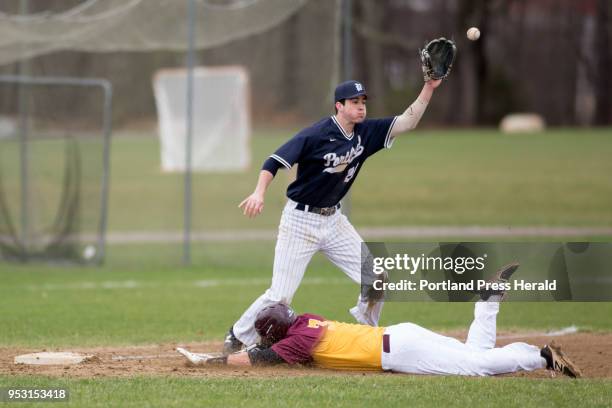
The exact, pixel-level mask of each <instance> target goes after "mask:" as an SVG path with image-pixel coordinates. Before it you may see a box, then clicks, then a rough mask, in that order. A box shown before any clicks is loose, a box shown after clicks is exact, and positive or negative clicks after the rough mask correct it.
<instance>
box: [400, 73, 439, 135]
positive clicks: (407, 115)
mask: <svg viewBox="0 0 612 408" xmlns="http://www.w3.org/2000/svg"><path fill="white" fill-rule="evenodd" d="M441 82H442V80H441V79H439V80H430V81H427V82H425V85H423V89H422V90H421V93H420V94H419V96H418V97H417V98H416V100H415V101H414V102H413V103H412V105H410V106H409V107H408V109H406V110H405V111H404V113H402V114H401V115H399V116H398V117H397V119H396V121H395V124H394V125H393V129H391V137H395V136H397V135H399V134H401V133H404V132H407V131H409V130H412V129H414V128H415V127H416V126H417V124H418V123H419V121H420V120H421V117H423V114H424V113H425V109H427V105H428V104H429V101H430V100H431V97H432V95H433V93H434V90H435V89H436V88H437V87H438V86H440V83H441Z"/></svg>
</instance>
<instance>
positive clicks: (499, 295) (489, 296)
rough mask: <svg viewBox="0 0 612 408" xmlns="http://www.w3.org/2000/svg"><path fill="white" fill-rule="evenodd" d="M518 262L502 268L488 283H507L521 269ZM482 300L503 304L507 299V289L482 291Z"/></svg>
mask: <svg viewBox="0 0 612 408" xmlns="http://www.w3.org/2000/svg"><path fill="white" fill-rule="evenodd" d="M519 265H520V264H519V263H518V262H513V263H511V264H508V265H505V266H502V267H501V268H500V269H499V270H498V271H497V273H495V275H494V276H493V277H492V278H491V279H489V280H488V281H487V282H488V283H507V282H508V281H509V280H510V277H511V276H512V274H513V273H514V272H516V270H517V269H518V267H519ZM479 294H480V298H481V299H482V300H484V301H490V302H501V301H503V300H504V298H505V297H506V290H505V289H485V290H481V291H480V293H479Z"/></svg>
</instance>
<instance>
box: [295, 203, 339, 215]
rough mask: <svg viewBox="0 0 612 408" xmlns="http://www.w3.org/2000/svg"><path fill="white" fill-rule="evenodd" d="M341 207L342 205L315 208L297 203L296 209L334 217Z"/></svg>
mask: <svg viewBox="0 0 612 408" xmlns="http://www.w3.org/2000/svg"><path fill="white" fill-rule="evenodd" d="M340 207H341V205H340V203H338V204H336V205H335V206H333V207H313V206H311V205H308V204H302V203H297V205H296V206H295V209H296V210H299V211H306V212H310V213H313V214H319V215H323V216H325V217H329V216H330V215H334V214H335V213H336V211H337V210H339V209H340Z"/></svg>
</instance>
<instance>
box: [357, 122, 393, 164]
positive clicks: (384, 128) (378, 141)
mask: <svg viewBox="0 0 612 408" xmlns="http://www.w3.org/2000/svg"><path fill="white" fill-rule="evenodd" d="M396 119H397V116H392V117H389V118H382V119H371V120H366V121H364V122H363V126H364V131H365V133H366V135H367V141H366V152H367V154H368V156H371V155H373V154H374V153H376V152H377V151H379V150H381V149H382V148H387V149H389V148H391V145H392V144H393V139H392V138H391V130H392V129H393V125H394V124H395V120H396Z"/></svg>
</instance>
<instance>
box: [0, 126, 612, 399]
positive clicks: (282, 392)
mask: <svg viewBox="0 0 612 408" xmlns="http://www.w3.org/2000/svg"><path fill="white" fill-rule="evenodd" d="M609 134H610V130H609V129H602V130H553V131H549V132H546V133H544V134H538V135H502V134H499V133H497V132H495V131H492V130H475V131H454V132H433V131H431V132H415V133H414V134H412V135H406V136H402V138H401V139H400V140H397V141H396V143H395V145H394V147H393V149H392V150H391V151H385V152H381V153H379V154H377V155H376V156H374V157H373V158H372V159H370V160H369V161H368V163H367V165H366V169H365V170H364V171H363V172H362V173H361V174H360V176H359V178H358V180H357V182H356V185H355V186H354V188H353V190H352V191H353V220H354V223H355V224H356V225H357V226H366V225H368V226H369V225H373V226H379V225H387V226H395V225H508V226H524V225H552V226H554V225H564V226H565V225H568V226H604V227H611V226H612V211H610V209H611V208H612V181H611V180H612V179H611V178H610V174H612V160H610V152H612V137H610V136H609ZM288 137H289V133H278V132H270V134H269V135H263V134H258V135H257V137H256V138H255V139H254V140H253V144H252V145H253V166H252V169H251V170H250V171H249V172H247V173H237V174H204V175H196V177H195V178H194V188H195V191H194V197H195V200H194V229H196V230H200V229H203V230H206V229H220V230H223V229H233V228H276V226H277V225H278V220H279V216H280V210H281V208H282V206H283V204H284V190H285V187H286V184H287V182H288V180H289V178H288V175H287V174H286V173H285V172H281V173H280V174H279V176H278V177H277V179H276V180H275V182H274V183H273V185H272V187H271V190H270V192H269V193H268V195H267V200H266V209H265V212H264V214H263V215H262V216H261V217H259V218H257V219H255V220H249V219H246V218H244V217H242V216H241V215H240V213H239V211H238V210H237V209H236V205H237V204H238V202H240V200H241V199H242V198H243V197H244V196H246V195H247V194H249V193H250V192H251V191H252V189H253V186H254V183H255V181H256V178H257V169H258V168H259V165H260V163H261V161H262V160H263V159H264V158H265V157H266V156H267V155H268V154H269V153H270V152H272V151H273V150H274V149H275V148H276V147H277V146H278V145H280V144H281V143H282V142H283V141H284V140H286V139H287V138H288ZM3 147H4V146H3ZM0 153H2V157H1V159H2V161H3V162H2V163H3V165H6V163H7V162H6V160H9V161H10V160H12V159H11V157H12V158H14V157H15V156H14V155H11V152H10V151H9V150H7V149H2V150H0ZM7 158H8V159H7ZM47 164H49V165H50V163H47ZM9 167H10V166H9ZM55 167H57V166H55ZM5 168H6V167H4V168H3V169H5ZM46 169H47V167H45V166H43V167H42V168H41V169H39V170H38V171H39V173H40V174H43V173H44V174H47V170H46ZM49 174H51V173H49ZM2 175H3V180H4V181H5V182H9V181H8V180H7V178H9V177H11V176H15V175H11V174H8V173H6V171H4V172H3V174H2ZM9 185H10V184H9ZM12 186H13V187H11V188H12V189H13V190H11V191H14V188H15V185H14V184H12ZM182 188H183V186H182V176H181V175H176V174H163V173H161V171H160V169H159V146H158V143H157V140H156V139H155V138H152V137H148V138H147V137H117V138H115V140H114V142H113V154H112V180H111V195H110V214H109V216H110V218H109V222H110V224H109V227H110V230H111V231H133V230H137V231H143V230H144V231H151V230H152V231H157V230H179V229H180V228H181V227H182V205H183V204H182V197H181V195H182ZM15 191H16V190H15ZM588 238H590V239H594V240H610V237H609V236H597V237H588ZM516 239H517V240H518V239H521V238H520V237H517V238H516ZM532 239H533V238H532ZM538 239H542V240H545V239H547V238H546V237H542V238H538ZM430 240H431V239H430ZM555 240H559V238H558V237H557V238H555ZM396 241H397V239H396ZM400 241H402V240H400ZM273 248H274V243H273V242H251V243H215V244H212V243H196V244H194V246H193V257H194V266H192V267H188V268H187V267H180V266H178V265H180V259H181V254H182V252H181V251H182V248H181V246H180V245H177V244H159V245H111V246H110V247H109V248H108V258H107V260H106V263H105V265H104V266H102V267H99V268H98V267H76V266H66V265H55V266H48V265H40V264H31V265H15V264H7V263H2V264H0V347H31V348H47V347H66V348H69V347H71V346H81V347H85V346H103V345H128V344H148V343H163V342H187V341H204V340H215V339H220V338H221V336H222V335H223V334H224V332H225V331H226V330H227V328H228V327H229V325H230V324H231V323H232V322H233V321H234V320H235V319H236V318H237V317H238V316H239V315H240V314H241V313H242V312H243V311H244V309H245V307H247V306H248V305H249V304H250V303H251V301H252V300H253V299H254V298H255V297H257V296H259V295H260V294H261V293H262V292H263V290H265V289H266V288H267V286H268V282H269V280H270V275H271V267H272V260H273ZM202 282H204V283H205V285H202ZM211 282H212V283H211ZM198 283H199V284H198ZM207 285H208V286H207ZM211 285H212V286H211ZM356 295H357V287H356V286H355V285H354V284H352V283H351V282H349V280H348V279H347V278H346V277H344V276H343V275H342V273H341V272H340V271H338V270H337V269H335V268H334V267H333V266H332V265H331V264H330V263H329V262H328V261H327V260H325V259H324V258H323V257H321V256H317V257H315V259H314V260H313V262H312V263H311V265H310V267H309V269H308V271H307V272H306V278H305V281H304V283H303V285H302V286H301V287H300V289H299V290H298V292H297V294H296V297H295V299H294V302H293V305H294V306H295V308H296V309H297V310H298V311H312V312H315V313H320V314H322V315H324V316H327V317H329V318H332V319H339V320H348V321H350V316H349V314H348V313H347V309H348V308H349V307H351V306H352V305H353V304H354V301H355V299H356ZM472 307H473V306H472V304H469V303H461V304H458V303H454V304H446V303H431V302H428V303H425V302H423V303H389V304H387V305H386V306H385V310H384V313H383V320H382V322H381V323H382V324H383V325H387V324H393V323H397V322H402V321H413V322H415V323H418V324H421V325H423V326H426V327H429V328H432V329H435V330H460V329H467V326H468V324H469V323H470V321H471V318H472ZM611 315H612V303H552V302H550V303H512V302H509V303H505V304H504V305H503V307H502V312H501V314H500V316H499V328H500V330H509V329H518V330H549V329H559V328H563V327H566V326H570V325H577V326H578V327H579V328H581V329H583V330H593V331H602V332H609V331H611V330H612V320H611V319H610V316H611ZM9 385H18V386H48V387H51V386H57V387H59V386H65V387H68V388H69V389H70V391H71V392H72V396H71V404H70V405H71V406H181V407H184V406H204V405H209V406H210V405H215V406H218V405H222V406H234V405H238V406H249V407H255V406H266V407H268V406H277V405H283V406H294V405H295V406H313V405H316V406H330V405H333V406H361V405H368V406H373V405H384V406H399V405H401V406H408V405H409V406H440V405H452V406H466V405H467V404H470V405H474V404H478V405H482V406H490V405H495V406H538V407H539V406H553V405H554V406H572V407H574V406H583V405H584V406H606V405H609V404H610V402H609V401H610V400H611V397H612V396H611V395H610V389H611V388H612V387H611V382H610V381H609V380H584V381H577V382H570V381H565V380H562V379H558V380H535V379H522V378H486V379H471V378H470V379H466V378H450V377H449V378H436V377H412V376H400V375H393V376H392V375H376V376H367V377H361V376H353V375H349V376H346V377H342V376H338V377H336V376H334V377H331V378H330V377H318V376H310V377H304V378H270V379H254V378H246V379H243V378H227V379H223V378H215V379H210V378H197V379H195V378H161V377H139V378H130V379H119V378H103V379H97V378H95V379H87V380H82V379H68V378H47V377H42V376H31V377H8V376H4V377H0V386H9ZM58 405H63V404H58ZM21 406H27V404H23V405H21ZM54 406H55V405H54Z"/></svg>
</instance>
